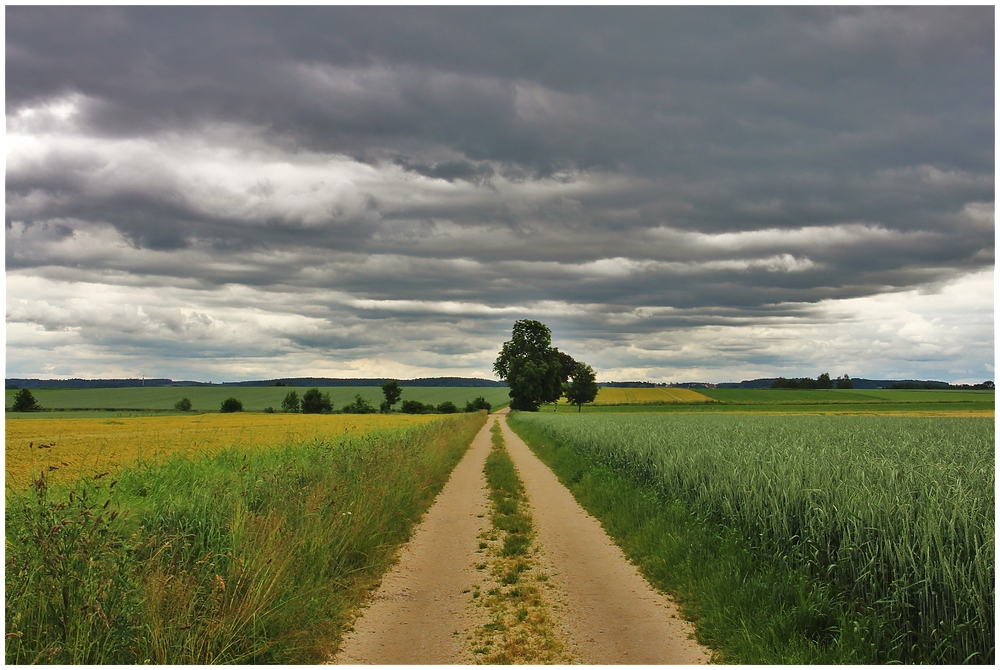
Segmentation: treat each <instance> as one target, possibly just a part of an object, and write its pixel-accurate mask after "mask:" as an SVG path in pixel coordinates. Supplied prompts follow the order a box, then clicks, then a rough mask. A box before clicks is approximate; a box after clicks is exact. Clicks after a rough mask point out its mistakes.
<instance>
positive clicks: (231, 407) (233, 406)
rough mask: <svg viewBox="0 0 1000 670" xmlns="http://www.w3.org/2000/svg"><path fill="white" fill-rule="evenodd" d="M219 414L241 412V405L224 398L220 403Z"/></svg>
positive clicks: (233, 400)
mask: <svg viewBox="0 0 1000 670" xmlns="http://www.w3.org/2000/svg"><path fill="white" fill-rule="evenodd" d="M219 411H220V412H223V413H227V412H242V411H243V403H241V402H240V401H239V400H237V399H236V398H226V399H225V400H223V401H222V407H220V408H219Z"/></svg>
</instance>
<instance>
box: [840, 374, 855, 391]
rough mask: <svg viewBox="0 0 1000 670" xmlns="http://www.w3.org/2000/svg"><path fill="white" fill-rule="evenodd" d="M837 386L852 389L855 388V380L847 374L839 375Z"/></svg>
mask: <svg viewBox="0 0 1000 670" xmlns="http://www.w3.org/2000/svg"><path fill="white" fill-rule="evenodd" d="M837 388H839V389H852V388H854V382H852V381H851V378H850V377H848V376H847V375H844V376H843V377H837Z"/></svg>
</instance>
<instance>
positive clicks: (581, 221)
mask: <svg viewBox="0 0 1000 670" xmlns="http://www.w3.org/2000/svg"><path fill="white" fill-rule="evenodd" d="M992 17H993V13H992V11H991V10H990V9H989V8H986V7H964V8H934V7H917V8H901V7H889V8H878V7H865V8H843V7H838V8H797V9H784V8H780V9H772V8H742V7H741V8H691V7H672V8H663V7H638V8H611V7H596V8H563V7H533V8H503V7H500V8H450V7H443V8H408V7H402V8H397V7H394V8H358V7H335V8H293V9H280V8H269V7H244V8H229V7H223V8H166V7H138V8H120V7H112V8H70V7H9V8H7V9H6V18H7V24H6V25H7V41H6V49H7V52H6V54H7V78H6V81H7V85H6V86H7V88H6V100H7V103H6V111H7V115H8V121H7V123H8V149H7V151H8V156H7V182H6V202H7V220H6V228H7V252H6V253H7V255H6V266H7V270H8V273H19V275H24V276H37V277H43V278H47V279H49V280H52V281H58V282H67V283H72V282H84V281H90V282H97V283H100V282H105V283H109V284H111V285H115V286H133V287H136V288H137V289H138V288H150V287H154V286H156V287H160V288H162V289H163V290H164V291H165V292H167V291H169V290H171V289H176V290H179V291H182V292H188V291H197V292H198V293H197V295H198V296H199V297H198V298H197V299H195V298H193V297H192V298H190V299H191V300H192V301H194V303H195V306H197V304H206V305H207V304H209V303H212V301H214V300H217V299H218V298H217V296H218V295H227V294H226V291H228V290H229V288H231V287H243V288H244V289H246V290H247V291H249V292H250V293H249V294H248V295H251V296H253V297H248V298H246V299H245V300H246V302H240V301H241V300H243V298H240V299H238V300H237V299H234V298H232V296H230V297H229V299H231V300H235V302H232V303H230V304H231V305H233V306H237V307H240V308H246V309H259V310H263V311H264V312H268V311H269V310H270V311H271V312H273V314H274V315H275V318H278V316H284V315H289V314H303V315H308V316H309V318H314V319H318V320H320V321H321V322H322V321H323V320H326V321H325V323H326V324H327V325H325V326H324V325H318V324H317V323H314V324H312V325H310V326H308V327H305V326H303V327H302V330H301V331H295V330H294V329H292V330H287V329H285V328H277V329H274V330H266V329H265V330H263V331H261V332H263V333H264V335H263V337H264V338H265V339H266V338H271V339H270V340H268V341H269V342H271V343H270V344H262V345H261V347H260V351H277V350H280V349H281V347H287V348H288V349H289V351H293V352H298V353H303V352H314V351H325V350H338V351H344V352H348V351H352V352H355V354H356V355H359V356H360V355H364V356H370V357H372V358H377V357H378V356H379V352H380V351H382V352H384V351H387V350H398V354H397V358H396V360H400V361H401V360H403V359H404V358H405V359H406V360H407V361H411V362H412V361H414V360H418V359H419V356H420V355H421V354H419V353H416V352H418V351H422V352H423V355H426V360H427V361H433V362H434V365H441V364H442V363H441V361H443V358H442V357H444V356H446V355H447V354H448V353H449V352H451V353H454V354H455V355H456V356H464V355H472V354H473V352H474V351H475V350H477V349H476V348H477V347H479V346H480V343H482V342H485V341H492V340H495V339H497V338H498V337H499V336H500V335H499V334H500V333H502V331H503V330H504V329H505V328H508V327H509V323H510V321H512V320H513V319H515V318H518V317H519V316H533V317H538V316H546V315H545V314H544V313H543V314H539V313H538V312H537V310H539V309H542V310H544V309H549V307H545V306H550V307H551V306H557V307H551V313H550V314H549V315H548V316H547V317H546V318H545V319H543V320H547V322H548V320H551V321H552V323H553V324H558V325H559V327H560V328H562V329H564V331H565V332H567V333H571V334H572V337H573V338H579V341H580V342H584V341H587V342H592V341H593V342H596V341H598V340H600V338H602V337H603V338H605V341H606V342H609V343H614V344H615V345H623V344H628V343H630V342H634V341H637V339H636V338H641V337H646V336H647V335H648V336H651V337H652V336H655V335H657V334H659V335H661V336H664V337H665V334H668V333H677V332H685V331H689V330H690V329H697V328H716V327H718V328H742V327H750V326H752V324H754V323H765V322H769V320H775V319H777V320H780V319H786V320H790V321H795V322H797V323H816V320H817V319H819V318H820V316H818V315H817V312H816V311H815V309H813V306H815V305H818V304H820V303H824V301H836V300H849V299H864V298H867V297H872V296H877V295H880V294H883V293H886V292H893V291H900V292H903V291H906V290H907V289H910V288H913V287H926V288H928V289H929V290H937V289H938V288H940V287H941V286H944V285H946V284H947V283H948V282H953V281H956V280H959V279H961V278H962V277H964V276H967V275H972V274H975V273H977V272H980V271H982V270H984V269H990V268H992V266H993V264H994V262H995V259H994V252H993V249H994V245H995V231H994V223H993V193H994V187H995V186H994V173H993V162H994V154H993V145H994V133H995V131H994V99H993V60H994V28H993V21H992V20H991V19H992ZM741 234H746V235H745V236H744V237H740V235H741ZM192 295H194V294H192ZM265 296H266V297H265ZM366 301H367V302H366ZM445 302H448V303H449V304H450V305H451V306H447V307H445V306H442V305H443V304H444V303H445ZM213 304H214V303H213ZM455 305H457V307H455ZM472 306H476V308H475V309H474V308H473V307H472ZM480 308H481V309H480ZM213 309H221V306H219V305H214V306H213ZM448 310H457V312H452V313H449V311H448ZM463 310H464V311H463ZM560 310H567V311H566V313H563V312H561V311H560ZM644 310H645V311H644ZM671 310H672V311H671ZM195 311H198V310H195ZM204 313H205V314H211V313H212V312H210V311H204ZM11 318H12V317H11V316H9V317H8V321H9V322H10V319H11ZM16 318H18V319H20V318H21V317H16ZM25 318H27V317H25ZM59 318H62V319H63V321H62V323H63V324H64V325H65V324H66V323H69V322H70V320H71V318H70V317H69V316H67V315H66V314H63V316H62V317H59ZM59 318H55V319H54V320H52V321H51V322H48V321H47V322H46V324H47V325H46V326H45V327H47V328H48V327H50V326H57V325H58V324H59V323H60V321H59ZM173 318H174V317H170V318H168V317H164V320H163V322H162V324H161V325H160V326H156V327H154V326H153V325H152V324H150V323H144V324H142V325H141V326H137V327H138V328H140V330H139V331H135V333H139V332H153V331H156V332H162V333H164V334H166V333H173V334H174V335H175V336H176V337H177V338H179V339H181V340H184V341H185V342H188V345H176V344H175V345H169V346H168V345H167V344H166V342H167V340H168V339H169V337H168V336H167V335H163V337H160V336H159V335H155V334H154V335H150V336H149V337H150V338H151V339H150V342H155V343H156V344H155V346H154V345H153V344H150V345H149V346H150V350H153V349H155V347H159V346H163V347H165V351H166V350H167V349H169V350H170V351H172V352H179V351H183V350H185V346H187V347H189V350H191V351H207V350H212V351H222V350H227V351H228V349H226V347H225V346H223V345H218V346H217V345H214V344H205V345H204V346H202V345H200V344H197V343H196V341H197V338H195V337H194V335H193V334H192V333H191V332H190V328H193V327H194V326H195V325H196V324H189V326H184V325H183V323H186V322H183V321H181V322H176V321H175V320H172V319H173ZM212 318H214V317H212ZM435 321H437V323H438V324H439V325H435ZM24 323H32V322H31V321H30V319H28V320H26V321H24ZM170 324H174V326H171V325H170ZM334 324H336V325H334ZM448 324H451V325H448ZM454 324H458V325H454ZM550 325H551V324H550ZM450 327H455V328H459V329H460V332H461V333H462V337H461V338H457V339H454V338H450V337H449V335H448V333H449V332H450V331H449V328H450ZM94 328H95V330H87V331H86V337H87V338H88V341H92V342H98V341H100V342H110V341H111V340H103V339H102V337H103V336H102V335H100V334H99V333H98V332H97V327H96V326H95V327H94ZM185 328H188V330H185ZM386 328H388V329H389V330H390V331H391V332H393V333H396V334H405V336H406V337H412V336H415V337H417V339H422V340H424V341H425V342H424V343H423V344H421V345H420V348H417V349H414V350H407V351H406V352H404V351H403V349H404V348H405V347H401V345H399V344H398V343H394V340H393V339H392V338H391V337H386V336H385V335H384V332H386V331H385V329H386ZM150 329H152V330H150ZM380 329H382V330H380ZM421 332H424V333H427V335H426V336H423V337H421V336H419V335H415V333H421ZM130 333H132V331H130ZM130 336H131V334H130ZM666 339H667V340H669V341H671V342H673V341H674V340H673V339H671V338H666ZM719 341H720V342H722V340H719ZM462 342H474V343H475V344H470V345H467V348H463V345H462V344H461V343H462ZM275 343H277V344H275ZM109 346H110V345H109ZM588 346H589V345H588ZM594 346H596V345H594ZM609 346H610V345H609ZM717 346H719V347H720V348H721V347H724V346H730V345H728V344H727V345H723V344H721V343H720V344H718V345H717ZM761 346H762V345H761ZM394 347H395V348H396V349H393V348H394ZM748 347H749V349H748V350H747V351H744V350H743V349H742V348H739V351H738V352H736V351H735V350H733V353H732V356H737V355H739V356H744V357H745V359H746V360H748V361H752V362H753V364H754V365H764V364H765V363H767V364H774V361H775V359H774V356H775V355H774V354H772V353H767V354H766V355H764V354H760V355H757V354H753V353H752V352H753V351H759V350H760V347H757V348H756V349H755V348H754V346H753V345H748ZM165 355H166V354H165ZM177 355H180V354H177ZM233 355H235V354H233ZM345 355H346V354H345ZM727 355H728V354H727ZM170 356H174V354H170ZM610 358H612V357H609V358H608V360H610ZM649 360H652V359H645V358H641V357H636V358H635V359H634V361H633V362H634V363H635V365H636V366H639V365H640V364H643V362H644V361H645V362H649ZM692 360H693V359H692ZM698 360H699V361H704V360H711V354H705V356H704V358H703V359H698ZM768 362H769V363H768ZM407 364H410V363H407ZM622 365H623V367H627V366H625V365H624V364H622ZM487 369H488V366H487Z"/></svg>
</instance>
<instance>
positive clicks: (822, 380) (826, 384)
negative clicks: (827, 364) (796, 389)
mask: <svg viewBox="0 0 1000 670" xmlns="http://www.w3.org/2000/svg"><path fill="white" fill-rule="evenodd" d="M816 388H818V389H832V388H833V380H832V379H830V373H829V372H824V373H823V374H821V375H820V376H819V377H816Z"/></svg>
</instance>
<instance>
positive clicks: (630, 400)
mask: <svg viewBox="0 0 1000 670" xmlns="http://www.w3.org/2000/svg"><path fill="white" fill-rule="evenodd" d="M709 402H716V401H715V400H713V399H712V398H709V397H708V396H706V395H703V394H701V393H698V392H697V391H692V390H691V389H684V388H611V387H608V386H602V387H601V389H600V390H599V391H598V392H597V399H596V400H595V401H594V404H595V405H659V404H665V403H669V404H679V403H684V404H687V403H709Z"/></svg>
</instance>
